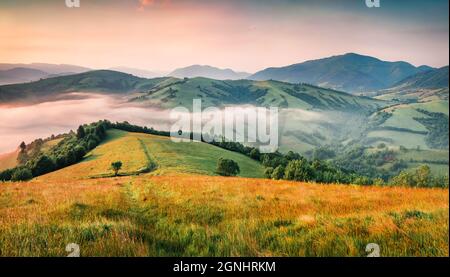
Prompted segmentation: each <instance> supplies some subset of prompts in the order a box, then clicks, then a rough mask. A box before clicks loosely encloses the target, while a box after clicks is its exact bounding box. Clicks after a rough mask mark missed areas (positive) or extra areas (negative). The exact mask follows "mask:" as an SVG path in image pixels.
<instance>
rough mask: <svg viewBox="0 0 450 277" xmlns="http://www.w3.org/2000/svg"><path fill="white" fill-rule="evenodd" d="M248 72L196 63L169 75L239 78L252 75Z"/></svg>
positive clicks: (225, 78) (224, 78) (220, 78)
mask: <svg viewBox="0 0 450 277" xmlns="http://www.w3.org/2000/svg"><path fill="white" fill-rule="evenodd" d="M250 75H251V74H250V73H247V72H236V71H234V70H232V69H230V68H224V69H222V68H217V67H214V66H210V65H200V64H194V65H190V66H186V67H183V68H178V69H175V70H174V71H172V72H171V73H170V74H169V76H172V77H177V78H185V77H187V78H194V77H205V78H211V79H217V80H237V79H245V78H247V77H248V76H250Z"/></svg>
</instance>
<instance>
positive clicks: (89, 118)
mask: <svg viewBox="0 0 450 277" xmlns="http://www.w3.org/2000/svg"><path fill="white" fill-rule="evenodd" d="M0 119H1V120H0V153H4V152H9V151H12V150H14V149H16V148H17V147H18V145H19V144H20V143H21V142H22V141H25V142H26V143H29V142H31V141H33V140H34V139H36V138H45V137H49V136H51V135H52V134H55V135H56V134H61V133H67V132H68V131H70V130H71V129H72V130H76V128H77V127H78V126H79V125H80V124H84V123H91V122H94V121H98V120H101V119H108V120H110V121H129V122H131V123H133V124H137V125H145V126H153V127H154V128H155V129H168V128H169V126H170V124H169V121H168V120H169V118H168V112H167V111H164V110H157V109H150V108H143V107H139V106H135V105H130V104H129V103H127V102H124V101H122V100H120V99H117V98H113V97H109V96H105V95H95V94H89V95H87V96H86V97H85V98H84V99H76V100H61V101H52V102H44V103H40V104H35V105H28V106H21V107H0Z"/></svg>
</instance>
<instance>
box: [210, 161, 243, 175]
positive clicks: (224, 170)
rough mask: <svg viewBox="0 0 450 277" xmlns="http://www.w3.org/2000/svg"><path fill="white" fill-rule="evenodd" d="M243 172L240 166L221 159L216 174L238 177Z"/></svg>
mask: <svg viewBox="0 0 450 277" xmlns="http://www.w3.org/2000/svg"><path fill="white" fill-rule="evenodd" d="M240 172H241V170H240V169H239V165H238V164H237V163H236V162H235V161H233V160H230V159H224V158H220V159H219V160H218V162H217V169H216V173H217V174H219V175H222V176H236V175H238V174H239V173H240Z"/></svg>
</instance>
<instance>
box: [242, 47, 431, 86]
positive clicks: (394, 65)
mask: <svg viewBox="0 0 450 277" xmlns="http://www.w3.org/2000/svg"><path fill="white" fill-rule="evenodd" d="M430 69H432V68H431V67H428V66H420V67H415V66H413V65H412V64H409V63H407V62H404V61H397V62H389V61H383V60H380V59H378V58H375V57H371V56H367V55H361V54H358V53H353V52H350V53H345V54H343V55H335V56H330V57H326V58H322V59H317V60H309V61H305V62H302V63H297V64H292V65H288V66H284V67H278V68H266V69H264V70H261V71H259V72H257V73H255V74H253V75H252V76H250V77H249V79H252V80H278V81H285V82H290V83H310V84H313V85H319V86H324V87H327V88H331V89H337V90H342V91H346V92H350V93H355V94H358V93H362V92H368V91H377V90H380V89H385V88H388V87H390V86H392V85H393V84H395V83H397V82H399V81H400V80H402V79H404V78H406V77H408V76H412V75H414V74H417V73H419V72H423V71H426V70H430Z"/></svg>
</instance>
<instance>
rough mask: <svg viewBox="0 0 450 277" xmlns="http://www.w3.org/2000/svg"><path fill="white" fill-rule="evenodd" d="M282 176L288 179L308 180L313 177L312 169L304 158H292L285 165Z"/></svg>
mask: <svg viewBox="0 0 450 277" xmlns="http://www.w3.org/2000/svg"><path fill="white" fill-rule="evenodd" d="M284 176H285V178H286V179H288V180H295V181H310V180H312V179H313V177H314V176H313V171H312V169H311V166H310V165H309V163H308V161H307V160H305V159H301V160H292V161H290V162H289V163H288V165H287V166H286V170H285V172H284Z"/></svg>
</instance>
